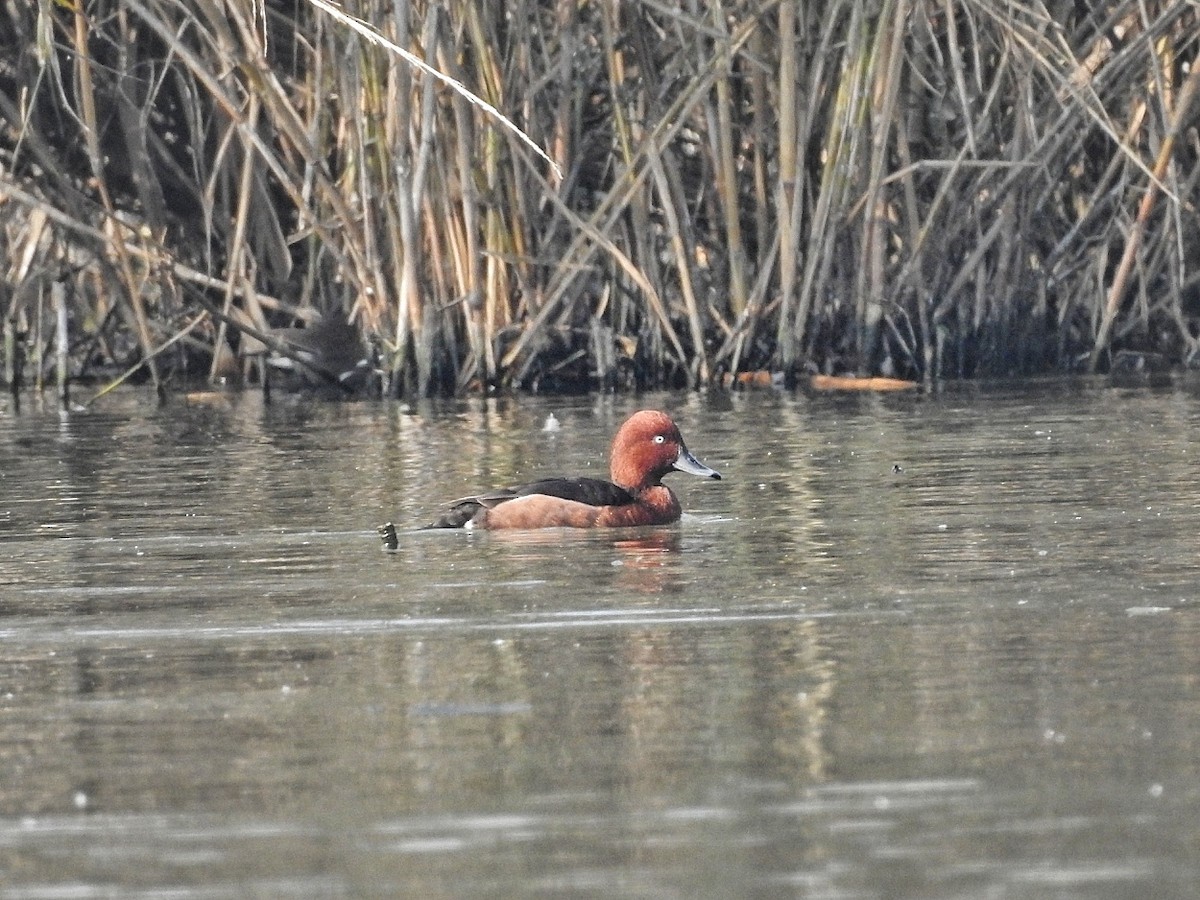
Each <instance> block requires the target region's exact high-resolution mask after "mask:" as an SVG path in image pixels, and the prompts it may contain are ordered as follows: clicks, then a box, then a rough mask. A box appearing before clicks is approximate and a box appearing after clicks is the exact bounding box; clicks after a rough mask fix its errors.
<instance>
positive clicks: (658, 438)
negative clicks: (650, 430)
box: [654, 434, 667, 444]
mask: <svg viewBox="0 0 1200 900" xmlns="http://www.w3.org/2000/svg"><path fill="white" fill-rule="evenodd" d="M666 442H667V436H666V435H665V434H656V435H655V436H654V443H656V444H665V443H666Z"/></svg>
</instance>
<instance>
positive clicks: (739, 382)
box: [721, 369, 784, 388]
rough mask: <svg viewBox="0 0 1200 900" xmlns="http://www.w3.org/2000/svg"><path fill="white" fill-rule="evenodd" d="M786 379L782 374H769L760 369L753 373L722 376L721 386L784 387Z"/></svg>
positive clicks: (727, 373) (729, 373)
mask: <svg viewBox="0 0 1200 900" xmlns="http://www.w3.org/2000/svg"><path fill="white" fill-rule="evenodd" d="M783 382H784V377H783V373H782V372H768V371H767V370H766V369H758V370H756V371H753V372H738V373H737V374H736V375H735V374H734V373H732V372H726V373H725V374H724V375H722V376H721V384H722V385H723V386H724V387H733V386H734V385H736V386H737V387H749V388H770V387H776V388H778V387H783Z"/></svg>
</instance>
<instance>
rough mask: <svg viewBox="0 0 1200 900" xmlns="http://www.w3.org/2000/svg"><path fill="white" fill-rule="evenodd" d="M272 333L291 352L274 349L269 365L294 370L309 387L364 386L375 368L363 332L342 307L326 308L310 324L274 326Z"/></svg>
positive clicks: (300, 381)
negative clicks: (347, 318) (331, 385)
mask: <svg viewBox="0 0 1200 900" xmlns="http://www.w3.org/2000/svg"><path fill="white" fill-rule="evenodd" d="M271 335H272V337H274V338H276V339H277V340H279V341H281V342H282V345H283V347H284V348H285V349H286V350H288V351H289V352H290V354H291V355H289V356H284V355H283V354H281V353H278V352H272V353H271V354H270V355H269V356H268V358H267V365H269V366H271V367H272V368H274V369H278V370H280V371H283V372H288V373H291V375H292V376H294V377H295V378H296V380H297V383H298V384H301V385H304V386H306V387H314V386H320V385H322V384H333V385H336V386H338V387H340V388H342V389H343V390H345V391H347V392H353V391H355V390H359V389H361V388H362V387H363V385H364V383H365V382H366V380H367V379H368V377H369V375H370V373H371V372H372V366H371V359H370V353H369V350H368V348H367V346H366V345H365V344H364V343H363V340H362V335H360V334H359V331H358V329H357V328H355V327H354V326H353V325H351V324H350V323H349V322H348V321H347V320H346V316H345V313H343V312H342V311H341V309H337V310H334V311H331V312H327V313H326V314H325V315H324V316H322V317H321V318H320V319H318V320H317V321H315V322H313V323H312V324H310V325H309V326H308V327H307V328H275V329H273V330H272V331H271Z"/></svg>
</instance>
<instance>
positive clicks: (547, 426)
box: [542, 413, 562, 433]
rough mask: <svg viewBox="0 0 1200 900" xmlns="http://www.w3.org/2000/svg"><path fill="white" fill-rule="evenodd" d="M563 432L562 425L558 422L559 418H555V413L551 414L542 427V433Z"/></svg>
mask: <svg viewBox="0 0 1200 900" xmlns="http://www.w3.org/2000/svg"><path fill="white" fill-rule="evenodd" d="M561 430H562V423H560V422H559V421H558V417H557V416H555V415H554V413H550V415H548V416H546V421H545V423H544V424H543V425H542V431H547V432H551V433H553V432H555V431H561Z"/></svg>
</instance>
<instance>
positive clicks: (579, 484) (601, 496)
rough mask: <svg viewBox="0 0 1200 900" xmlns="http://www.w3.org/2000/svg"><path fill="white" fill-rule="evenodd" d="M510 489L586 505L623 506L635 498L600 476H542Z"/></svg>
mask: <svg viewBox="0 0 1200 900" xmlns="http://www.w3.org/2000/svg"><path fill="white" fill-rule="evenodd" d="M511 491H512V492H513V496H515V497H528V496H529V495H530V494H544V495H545V496H548V497H559V498H561V499H563V500H574V501H576V502H577V503H586V504H587V505H588V506H624V505H625V504H627V503H633V502H634V500H635V499H636V498H635V497H634V496H633V494H631V493H630V492H629V491H627V490H625V488H623V487H621V486H620V485H617V484H613V483H612V482H611V481H605V480H604V479H602V478H582V477H577V478H543V479H541V480H539V481H531V482H529V483H528V484H522V485H519V486H517V487H515V488H511ZM505 499H511V498H505ZM493 505H494V504H493Z"/></svg>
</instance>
